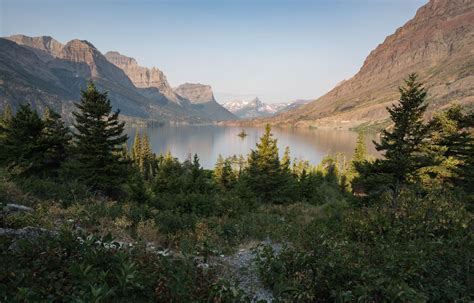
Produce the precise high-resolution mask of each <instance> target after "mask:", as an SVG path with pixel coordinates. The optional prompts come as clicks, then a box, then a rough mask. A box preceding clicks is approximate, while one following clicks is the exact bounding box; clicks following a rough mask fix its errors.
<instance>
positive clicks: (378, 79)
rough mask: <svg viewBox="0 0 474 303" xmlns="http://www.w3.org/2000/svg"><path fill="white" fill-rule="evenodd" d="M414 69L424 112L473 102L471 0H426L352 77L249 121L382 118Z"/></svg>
mask: <svg viewBox="0 0 474 303" xmlns="http://www.w3.org/2000/svg"><path fill="white" fill-rule="evenodd" d="M413 72H416V73H418V75H419V79H420V81H422V82H424V83H425V86H426V87H427V89H428V93H429V95H428V102H429V107H428V112H427V116H430V115H431V113H433V112H434V111H436V110H439V109H442V108H444V107H446V106H448V105H449V104H450V103H452V102H459V103H461V104H463V105H465V106H466V107H467V108H468V109H472V108H473V107H474V1H472V0H431V1H430V2H429V3H427V4H426V5H424V6H423V7H421V8H420V9H419V10H418V12H417V13H416V15H415V17H414V18H413V19H412V20H410V21H408V22H407V23H406V24H405V25H404V26H402V27H400V28H399V29H397V30H396V31H395V33H394V34H392V35H390V36H388V37H387V38H386V39H385V41H384V42H383V43H382V44H380V45H379V46H378V47H377V48H376V49H374V50H373V51H372V52H371V53H370V54H369V55H368V57H367V58H366V60H365V62H364V64H363V66H362V68H361V69H360V71H359V72H358V73H357V74H356V75H355V76H354V77H352V78H351V79H349V80H347V81H344V82H342V83H340V84H339V85H338V86H336V87H335V88H334V89H333V90H331V91H330V92H328V93H327V94H326V95H324V96H322V97H321V98H319V99H317V100H316V101H314V102H312V103H309V104H308V105H306V106H303V107H301V108H299V109H296V110H293V111H289V112H287V113H284V114H281V115H278V116H276V117H274V118H271V119H266V120H258V121H253V124H264V123H268V122H269V123H273V124H280V125H292V126H300V127H307V126H317V127H331V128H333V127H343V128H344V127H353V126H357V125H359V124H362V123H366V122H374V121H383V120H386V119H387V118H388V113H387V111H386V109H385V108H386V107H387V106H389V105H391V104H392V103H394V102H396V101H398V97H399V93H398V86H399V85H401V84H402V83H403V79H405V78H406V77H407V76H408V74H410V73H413Z"/></svg>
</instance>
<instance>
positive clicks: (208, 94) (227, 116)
mask: <svg viewBox="0 0 474 303" xmlns="http://www.w3.org/2000/svg"><path fill="white" fill-rule="evenodd" d="M174 91H175V92H176V93H177V94H178V95H180V96H181V97H183V98H185V99H187V100H189V101H190V102H191V104H192V106H193V108H195V109H197V110H199V111H201V112H204V113H206V114H207V115H208V117H209V118H211V119H212V120H232V119H236V118H237V117H236V116H235V115H233V114H232V113H231V112H229V111H228V110H227V109H225V108H224V107H223V106H222V105H220V104H219V103H217V101H216V99H215V98H214V93H213V92H212V88H211V86H210V85H204V84H199V83H184V84H181V85H180V86H178V87H176V88H175V89H174Z"/></svg>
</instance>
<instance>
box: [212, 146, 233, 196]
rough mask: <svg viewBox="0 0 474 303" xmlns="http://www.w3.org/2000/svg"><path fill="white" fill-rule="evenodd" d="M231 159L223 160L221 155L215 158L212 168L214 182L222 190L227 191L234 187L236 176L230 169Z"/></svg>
mask: <svg viewBox="0 0 474 303" xmlns="http://www.w3.org/2000/svg"><path fill="white" fill-rule="evenodd" d="M233 160H235V159H234V158H233V157H230V158H226V159H224V158H223V157H222V155H219V157H218V158H217V162H216V166H215V168H214V182H215V183H216V184H217V185H219V186H220V187H221V188H222V189H223V190H229V189H231V188H233V187H234V185H235V182H236V181H237V176H236V174H235V172H234V170H233V169H232V162H233Z"/></svg>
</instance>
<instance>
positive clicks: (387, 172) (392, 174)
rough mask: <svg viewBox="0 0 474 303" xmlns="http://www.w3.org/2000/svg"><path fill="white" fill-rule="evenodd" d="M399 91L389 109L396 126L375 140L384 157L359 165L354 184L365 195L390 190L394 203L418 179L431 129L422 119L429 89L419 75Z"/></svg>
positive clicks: (424, 160)
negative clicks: (397, 97) (397, 100)
mask: <svg viewBox="0 0 474 303" xmlns="http://www.w3.org/2000/svg"><path fill="white" fill-rule="evenodd" d="M399 91H400V102H399V103H398V104H395V105H393V106H392V107H391V108H387V110H388V112H389V114H390V118H391V120H392V121H393V123H394V125H393V129H391V130H383V131H382V134H381V142H380V143H377V142H374V144H375V147H376V149H377V150H378V151H382V152H383V153H384V157H385V159H378V160H376V161H375V162H373V163H367V164H366V165H357V171H358V173H359V175H360V176H359V177H358V178H356V179H355V180H354V181H353V183H352V187H353V188H355V189H356V191H357V192H359V193H360V192H363V193H365V194H376V193H378V192H381V191H384V190H386V189H390V190H391V192H392V197H393V201H394V202H396V200H397V197H398V195H399V193H400V191H401V189H402V187H403V186H405V185H406V184H408V183H411V182H414V181H416V179H417V171H418V169H419V168H421V167H423V166H425V165H426V161H427V158H426V153H425V152H424V151H425V148H426V142H425V141H426V138H427V135H428V128H427V126H426V125H425V123H424V122H423V114H424V113H425V110H426V107H427V105H426V104H425V99H426V90H425V88H424V87H423V85H422V84H421V83H420V82H418V81H417V75H416V74H411V75H409V76H408V79H407V80H405V86H404V87H400V88H399Z"/></svg>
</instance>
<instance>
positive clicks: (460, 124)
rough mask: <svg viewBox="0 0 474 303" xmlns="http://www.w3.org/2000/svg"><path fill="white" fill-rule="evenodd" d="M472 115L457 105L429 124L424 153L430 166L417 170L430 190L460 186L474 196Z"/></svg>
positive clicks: (435, 117) (435, 116)
mask: <svg viewBox="0 0 474 303" xmlns="http://www.w3.org/2000/svg"><path fill="white" fill-rule="evenodd" d="M473 117H474V114H473V113H472V112H471V113H469V114H465V113H464V112H463V108H462V106H461V105H459V104H455V105H453V106H451V107H450V108H448V109H447V110H446V111H443V112H440V113H437V114H435V115H434V118H433V119H432V120H431V121H430V123H429V129H430V137H429V145H428V148H427V153H428V155H429V156H430V157H431V160H432V161H431V164H430V165H428V166H426V167H424V168H422V169H420V170H419V174H420V175H421V179H422V181H423V183H424V184H425V185H427V186H429V187H433V186H449V187H459V186H461V187H463V188H464V189H465V191H466V192H468V193H474V191H473V189H472V188H473V185H474V183H473V180H474V160H473V159H474V137H473V135H472V133H471V129H472V127H474V119H473Z"/></svg>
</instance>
